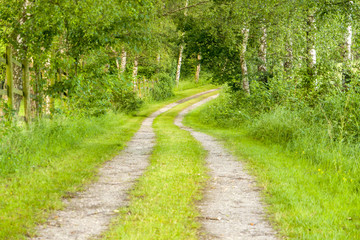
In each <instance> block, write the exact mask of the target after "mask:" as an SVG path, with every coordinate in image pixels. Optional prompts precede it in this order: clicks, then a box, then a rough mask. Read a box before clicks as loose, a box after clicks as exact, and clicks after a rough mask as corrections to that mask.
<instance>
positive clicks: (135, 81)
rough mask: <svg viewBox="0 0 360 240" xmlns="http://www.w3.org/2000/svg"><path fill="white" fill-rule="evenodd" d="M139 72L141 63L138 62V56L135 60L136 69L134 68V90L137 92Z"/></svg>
mask: <svg viewBox="0 0 360 240" xmlns="http://www.w3.org/2000/svg"><path fill="white" fill-rule="evenodd" d="M138 70H139V62H138V56H135V60H134V68H133V75H132V77H133V86H134V90H136V87H137V75H138Z"/></svg>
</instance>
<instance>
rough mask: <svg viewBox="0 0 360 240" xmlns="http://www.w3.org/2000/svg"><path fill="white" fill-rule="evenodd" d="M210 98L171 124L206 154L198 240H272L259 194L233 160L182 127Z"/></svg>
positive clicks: (213, 141)
mask: <svg viewBox="0 0 360 240" xmlns="http://www.w3.org/2000/svg"><path fill="white" fill-rule="evenodd" d="M216 97H217V96H212V97H210V98H207V99H204V100H203V101H200V102H198V103H196V104H194V105H192V106H190V107H189V108H187V109H185V110H183V111H182V112H181V113H180V114H179V115H178V116H177V118H176V120H175V124H176V125H177V126H179V127H180V128H182V129H184V130H187V131H189V132H190V133H191V134H192V136H193V137H195V138H196V139H197V140H198V141H199V142H200V143H201V144H202V145H203V147H204V148H205V150H207V151H208V157H207V164H208V168H209V171H210V172H209V173H210V176H211V179H210V180H209V183H208V186H207V189H206V190H205V196H204V199H203V200H202V201H201V202H200V204H199V206H198V208H199V210H200V213H201V215H202V216H201V217H200V218H199V220H200V221H201V223H202V225H203V229H202V232H201V235H200V239H204V240H208V239H229V240H240V239H241V240H250V239H255V240H273V239H276V237H275V231H274V230H273V229H272V228H271V226H270V224H269V223H268V222H267V221H266V220H265V215H264V210H263V206H262V204H261V200H260V197H259V191H258V190H257V189H256V187H255V181H254V179H253V178H252V177H251V176H250V175H248V174H247V173H246V172H245V171H244V169H243V166H242V164H241V162H239V161H237V160H236V159H235V157H233V156H232V155H231V154H229V153H228V152H227V151H226V150H225V149H224V148H223V147H222V144H221V143H220V142H218V141H217V140H216V139H215V138H213V137H211V136H209V135H207V134H204V133H201V132H197V131H194V130H193V129H191V128H188V127H185V126H184V125H183V124H182V120H183V118H184V116H185V115H186V114H187V113H189V112H190V111H192V110H194V109H195V108H197V107H199V106H201V105H203V104H205V103H206V102H208V101H210V100H212V99H214V98H216Z"/></svg>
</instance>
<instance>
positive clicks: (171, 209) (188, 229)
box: [104, 93, 215, 240]
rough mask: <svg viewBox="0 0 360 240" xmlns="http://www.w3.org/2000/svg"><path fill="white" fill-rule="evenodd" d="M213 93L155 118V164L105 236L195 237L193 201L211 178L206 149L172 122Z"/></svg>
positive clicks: (196, 225) (137, 185)
mask: <svg viewBox="0 0 360 240" xmlns="http://www.w3.org/2000/svg"><path fill="white" fill-rule="evenodd" d="M213 94H215V93H210V94H207V95H204V96H201V97H199V98H197V99H194V100H191V101H189V102H186V103H184V104H181V105H179V106H177V107H175V108H174V109H172V110H170V111H168V112H166V113H164V114H162V115H160V116H159V117H158V118H157V119H156V120H155V122H154V128H155V132H156V135H157V145H156V147H155V150H154V153H153V155H152V156H151V160H150V161H151V162H150V163H151V165H150V166H149V167H148V169H147V171H146V173H145V174H144V175H143V176H142V177H141V178H140V179H139V182H138V183H137V184H136V186H135V189H134V190H132V192H131V203H130V205H129V207H126V208H122V209H120V212H121V214H120V216H119V218H118V219H117V220H116V221H115V222H114V223H113V227H112V229H111V231H110V232H108V233H106V234H105V237H104V239H139V240H140V239H141V240H145V239H157V240H158V239H164V240H165V239H166V240H168V239H197V235H198V229H199V227H200V225H199V223H198V222H197V220H196V217H198V215H199V214H198V212H197V210H196V207H195V203H196V200H199V199H200V198H201V196H202V194H201V190H202V188H203V186H204V183H205V181H206V179H207V178H208V176H207V169H206V167H205V160H204V159H205V156H206V152H205V150H203V148H202V146H201V145H200V143H198V142H197V141H196V140H195V139H194V138H193V137H192V136H191V135H190V133H188V132H187V131H184V130H181V129H179V128H178V127H177V126H175V125H174V124H173V122H174V118H175V117H176V116H177V114H178V113H179V112H180V111H181V110H182V109H184V108H186V107H187V106H189V105H191V104H193V103H195V102H197V101H199V100H201V99H204V98H206V97H208V96H211V95H213Z"/></svg>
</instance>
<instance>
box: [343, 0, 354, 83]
mask: <svg viewBox="0 0 360 240" xmlns="http://www.w3.org/2000/svg"><path fill="white" fill-rule="evenodd" d="M349 4H350V5H352V4H353V1H349ZM350 9H351V11H350V14H349V16H348V27H347V29H346V30H347V31H346V33H345V43H344V48H345V49H344V50H345V52H344V64H343V76H342V86H343V88H346V87H347V84H348V83H349V81H350V77H351V76H350V72H351V65H352V64H351V63H352V51H351V48H352V37H353V29H352V25H351V22H352V8H350Z"/></svg>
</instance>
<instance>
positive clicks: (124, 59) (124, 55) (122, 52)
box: [120, 48, 127, 73]
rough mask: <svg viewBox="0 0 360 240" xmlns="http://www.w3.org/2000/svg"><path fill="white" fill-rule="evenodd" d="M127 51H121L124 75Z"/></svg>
mask: <svg viewBox="0 0 360 240" xmlns="http://www.w3.org/2000/svg"><path fill="white" fill-rule="evenodd" d="M126 55H127V53H126V51H125V48H123V49H122V51H121V66H120V73H124V72H125V70H126V59H127V58H126Z"/></svg>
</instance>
